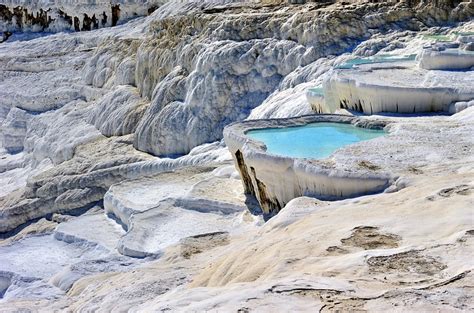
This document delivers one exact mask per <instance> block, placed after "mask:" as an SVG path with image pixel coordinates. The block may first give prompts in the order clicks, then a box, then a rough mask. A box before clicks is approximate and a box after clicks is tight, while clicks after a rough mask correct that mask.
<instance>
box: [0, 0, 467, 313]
mask: <svg viewBox="0 0 474 313" xmlns="http://www.w3.org/2000/svg"><path fill="white" fill-rule="evenodd" d="M303 2H304V1H290V2H287V1H279V0H264V1H233V0H206V1H178V0H170V1H167V2H166V3H165V2H163V1H162V2H159V1H158V2H156V1H98V0H97V1H62V0H54V1H43V0H41V1H26V0H25V1H23V0H7V1H3V2H2V4H0V31H1V32H2V34H1V36H0V187H1V188H0V259H1V260H0V311H2V312H19V311H21V312H25V311H35V312H36V311H38V312H62V311H73V312H84V311H87V312H91V311H98V312H103V311H105V312H109V311H113V312H116V311H117V312H123V311H140V312H150V311H171V312H190V311H198V312H204V311H217V312H236V311H237V312H251V311H257V312H259V311H274V312H279V311H309V312H314V311H315V310H320V311H321V312H333V311H344V312H345V311H364V310H365V311H371V312H383V311H397V310H399V311H403V312H406V311H408V312H410V311H416V312H436V311H449V312H450V311H453V312H466V311H473V310H474V307H473V302H474V301H473V299H474V294H473V290H474V286H473V284H472V281H473V278H474V276H473V272H472V271H473V270H474V265H473V263H472V257H471V255H472V253H471V251H472V250H473V248H474V245H473V238H474V237H473V229H474V228H473V225H472V208H473V207H474V203H473V195H474V193H473V192H474V189H473V188H474V187H473V184H474V174H473V173H474V167H473V164H474V159H473V151H472V147H473V146H474V142H473V137H472V136H471V134H472V133H474V108H473V105H472V100H473V98H472V97H471V98H469V97H467V95H469V94H470V92H472V83H471V81H472V69H470V68H464V69H462V70H460V71H451V70H445V69H443V70H430V69H423V68H420V67H419V66H418V65H417V62H416V61H417V60H415V61H410V60H411V59H410V58H408V59H407V58H403V57H400V56H405V55H408V56H410V55H414V54H420V53H421V52H422V51H424V50H427V49H425V48H429V49H432V50H433V51H436V53H438V52H440V51H445V50H448V49H454V48H456V47H454V46H453V45H452V43H451V41H454V40H456V41H457V44H458V47H457V48H459V49H461V50H462V51H466V53H467V52H469V51H472V49H473V47H472V40H471V39H470V38H471V37H472V32H473V31H474V28H473V23H472V16H474V6H473V2H472V1H445V0H441V1H399V2H395V1H378V2H376V3H373V1H372V2H370V1H330V2H308V3H303ZM114 25H115V26H114ZM440 41H442V42H443V43H442V44H440V43H439V42H440ZM443 47H445V49H444V50H443ZM436 53H435V54H436ZM387 54H389V55H395V56H397V57H398V59H397V60H396V62H398V63H394V62H392V63H390V64H388V63H387V64H385V65H384V66H385V67H384V66H382V68H379V69H377V68H376V67H373V64H369V65H358V68H351V69H347V70H345V73H347V74H348V73H354V76H359V79H360V80H361V81H362V80H367V81H368V82H370V83H373V82H374V80H375V81H376V82H377V86H380V85H382V86H384V85H383V84H384V83H385V84H390V83H392V84H393V82H394V81H396V80H397V79H398V80H402V83H405V84H407V83H410V84H412V85H413V88H414V89H416V90H418V91H420V90H421V91H423V89H424V88H435V89H436V88H448V89H449V92H447V96H446V97H445V96H443V97H438V94H435V101H434V102H436V103H435V104H436V107H441V106H442V107H443V110H445V109H447V110H449V112H450V113H451V114H452V116H448V115H447V114H446V115H445V114H415V115H412V114H410V115H408V114H407V115H393V114H381V115H377V116H364V117H361V116H359V115H360V113H358V114H356V116H355V117H351V116H349V117H340V116H339V118H340V119H348V120H361V121H363V124H364V125H369V124H380V123H383V125H387V127H386V130H387V132H388V135H387V136H385V137H382V138H378V139H375V140H373V141H370V142H365V143H359V144H355V145H350V146H346V147H344V148H342V149H340V150H338V151H336V152H335V153H334V154H332V155H331V156H330V157H328V158H326V159H324V160H317V161H314V162H309V163H308V162H306V161H305V162H302V161H293V162H289V163H288V164H287V167H286V168H284V166H282V165H281V164H276V165H275V164H274V163H272V162H267V161H271V160H269V159H266V158H264V157H263V156H264V153H262V154H260V153H261V152H262V151H263V152H264V147H263V146H262V145H258V148H259V149H260V150H258V151H259V154H258V155H257V154H252V153H249V152H251V149H248V153H245V151H244V152H243V156H244V162H245V164H247V162H249V164H250V163H252V162H255V164H254V165H256V166H255V167H254V168H255V169H256V171H255V177H256V178H258V180H259V181H260V184H258V183H257V180H255V183H257V184H256V186H257V187H258V186H260V187H261V186H262V182H263V184H265V186H269V188H267V189H268V190H267V191H271V193H268V195H276V196H278V197H280V196H282V197H281V199H282V201H281V203H280V207H279V208H278V211H279V213H278V214H277V215H274V216H273V217H272V218H271V219H268V218H269V216H268V214H263V213H265V212H262V211H265V205H263V204H262V207H260V206H259V203H258V200H259V197H260V200H262V197H261V196H262V195H267V193H265V194H260V193H258V194H255V196H256V198H257V199H256V198H255V197H253V195H252V194H251V193H250V194H249V193H248V190H246V188H248V187H249V185H248V184H242V180H241V178H240V172H239V167H235V166H234V165H235V164H234V162H233V157H235V154H234V153H231V151H232V152H235V151H233V150H232V149H233V147H236V145H233V144H228V146H227V145H226V142H224V141H223V140H222V139H223V130H224V128H225V127H226V126H227V125H229V124H230V123H233V122H242V121H244V120H251V121H247V122H245V123H256V125H258V124H259V123H260V125H261V126H265V125H266V126H269V125H270V124H271V123H274V122H271V121H270V120H269V119H272V118H292V119H293V118H294V117H295V116H302V115H306V114H309V113H311V112H312V108H311V106H310V105H309V103H308V102H307V99H306V94H307V91H308V90H309V89H311V88H315V87H319V86H322V85H323V84H324V82H325V81H327V80H328V79H331V77H335V76H337V75H339V73H340V72H341V70H340V69H337V68H338V67H341V66H343V65H344V64H346V63H347V62H350V61H351V60H354V59H363V58H383V57H384V56H386V55H387ZM440 54H443V53H442V52H441V53H440ZM442 58H444V56H443V57H442ZM443 60H444V59H443ZM407 61H408V65H406V64H407ZM418 61H419V60H418ZM410 62H412V63H410ZM437 62H438V61H437ZM443 62H444V61H443ZM402 67H403V68H402ZM334 75H335V76H334ZM341 75H342V74H341ZM413 76H415V78H416V79H413V78H412V77H413ZM397 77H398V78H397ZM383 89H384V88H378V90H379V91H380V90H381V91H383ZM353 91H354V92H356V89H353ZM342 93H343V92H342ZM361 94H362V96H364V97H365V95H366V91H363V92H361ZM396 95H397V96H398V95H399V94H396ZM400 95H401V98H403V97H404V96H403V95H404V94H403V93H400ZM460 95H462V96H460ZM359 96H360V97H362V96H361V95H359ZM377 97H380V96H379V95H377ZM406 98H412V100H413V99H415V100H416V99H417V98H416V97H411V96H409V95H407V96H406ZM367 99H369V100H370V99H374V97H372V96H371V97H367ZM430 99H431V98H430ZM324 100H325V101H326V100H327V99H324ZM448 100H449V101H448ZM369 102H370V101H369ZM438 102H439V103H438ZM441 102H443V103H441ZM444 102H446V103H444ZM447 102H450V103H447ZM369 106H370V105H369ZM445 106H446V107H445ZM409 107H410V106H409ZM410 108H411V107H410ZM313 109H314V108H313ZM347 109H350V107H348V108H346V109H344V108H343V109H341V108H340V106H339V103H338V105H337V112H338V113H343V114H345V115H350V114H352V113H354V112H350V111H349V110H347ZM369 113H370V112H369ZM261 119H265V120H263V121H262V120H261ZM235 143H238V144H239V145H240V144H243V145H246V144H247V143H244V142H237V141H236V142H235ZM229 148H230V150H229ZM252 157H253V159H252ZM245 158H247V159H245ZM257 163H258V164H257ZM311 163H313V164H311ZM315 164H316V165H315ZM257 165H258V166H257ZM295 165H296V166H297V169H298V170H301V173H304V172H305V171H306V170H307V169H308V168H310V167H311V168H318V169H323V168H324V169H327V172H325V173H328V172H329V173H330V172H331V171H333V172H335V173H336V172H337V173H343V174H348V175H349V174H350V175H352V174H354V175H355V174H358V175H359V176H360V177H359V178H365V179H367V178H368V177H384V179H385V178H387V177H389V178H390V179H392V178H393V182H391V184H390V185H391V186H390V187H389V188H388V189H386V190H385V191H386V192H383V193H377V194H371V195H367V194H364V195H359V196H358V197H354V198H346V197H342V198H338V199H331V200H330V201H326V200H329V199H322V198H323V197H320V198H321V199H317V198H314V197H312V198H310V197H299V198H295V199H292V198H294V197H296V196H301V195H311V196H315V194H309V193H308V194H304V193H302V192H300V191H301V190H291V188H288V187H292V188H293V187H294V186H302V185H305V186H309V185H310V184H308V182H309V181H310V180H309V179H308V180H306V181H297V180H292V181H290V182H289V181H288V180H287V179H288V178H290V177H292V176H291V175H285V173H287V174H289V173H291V172H292V171H294V169H295ZM262 169H263V170H262ZM277 174H278V175H277ZM386 174H388V176H385V175H386ZM350 175H349V176H350ZM342 177H343V180H345V179H346V176H344V175H342ZM395 178H396V179H395ZM384 183H385V180H384ZM336 185H337V184H336ZM342 185H344V183H343V184H342ZM346 185H347V186H349V187H351V186H352V187H353V186H356V185H357V184H346ZM361 185H362V184H361ZM252 186H253V184H252ZM270 186H271V187H270ZM313 187H314V186H313ZM335 187H340V186H335ZM357 187H360V186H357ZM336 189H337V188H336ZM382 189H385V186H384V188H381V190H378V191H382ZM246 191H247V193H246ZM372 191H374V190H372ZM283 196H284V197H283ZM261 202H262V201H261ZM262 203H265V201H263V202H262ZM275 211H276V210H275ZM420 221H422V223H420Z"/></svg>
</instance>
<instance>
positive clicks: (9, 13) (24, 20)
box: [0, 0, 163, 32]
mask: <svg viewBox="0 0 474 313" xmlns="http://www.w3.org/2000/svg"><path fill="white" fill-rule="evenodd" d="M161 4H163V2H161V1H157V0H151V1H148V0H142V1H124V0H114V1H103V0H94V1H64V0H55V1H21V0H8V1H3V2H2V4H0V31H3V32H14V31H17V32H18V31H20V32H25V31H32V32H41V31H47V32H60V31H86V30H92V29H98V28H103V27H110V26H115V25H117V23H123V22H124V21H127V20H129V19H131V18H135V17H138V16H145V15H148V14H150V13H151V12H153V11H154V10H155V9H156V8H157V7H159V6H160V5H161Z"/></svg>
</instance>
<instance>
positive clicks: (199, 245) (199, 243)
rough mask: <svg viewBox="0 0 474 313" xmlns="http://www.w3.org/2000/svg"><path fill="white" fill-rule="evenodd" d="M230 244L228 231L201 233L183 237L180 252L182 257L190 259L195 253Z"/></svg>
mask: <svg viewBox="0 0 474 313" xmlns="http://www.w3.org/2000/svg"><path fill="white" fill-rule="evenodd" d="M228 244H229V233H228V232H214V233H207V234H200V235H196V236H191V237H187V238H183V239H181V241H180V251H181V252H180V254H181V256H182V257H184V258H186V259H189V258H191V257H192V256H193V255H195V254H199V253H201V252H204V251H207V250H210V249H212V248H215V247H219V246H225V245H228Z"/></svg>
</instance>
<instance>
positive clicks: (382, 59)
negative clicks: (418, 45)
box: [336, 54, 416, 69]
mask: <svg viewBox="0 0 474 313" xmlns="http://www.w3.org/2000/svg"><path fill="white" fill-rule="evenodd" d="M415 59H416V54H409V55H388V54H387V55H378V56H373V57H367V58H354V59H351V60H348V61H347V62H345V63H343V64H341V65H339V66H336V69H351V68H353V67H354V66H356V65H363V64H375V63H392V62H401V61H415Z"/></svg>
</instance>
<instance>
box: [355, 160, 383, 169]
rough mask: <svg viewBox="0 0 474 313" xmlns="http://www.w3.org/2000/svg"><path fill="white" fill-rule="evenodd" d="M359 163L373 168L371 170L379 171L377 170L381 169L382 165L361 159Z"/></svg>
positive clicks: (363, 166) (360, 165)
mask: <svg viewBox="0 0 474 313" xmlns="http://www.w3.org/2000/svg"><path fill="white" fill-rule="evenodd" d="M357 165H359V167H362V168H366V169H368V170H371V171H377V170H380V169H381V167H380V166H378V165H375V164H373V163H372V162H369V161H366V160H362V161H359V162H358V163H357Z"/></svg>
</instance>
